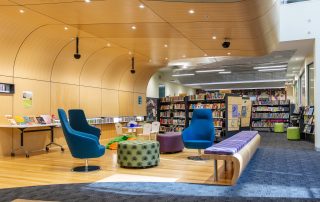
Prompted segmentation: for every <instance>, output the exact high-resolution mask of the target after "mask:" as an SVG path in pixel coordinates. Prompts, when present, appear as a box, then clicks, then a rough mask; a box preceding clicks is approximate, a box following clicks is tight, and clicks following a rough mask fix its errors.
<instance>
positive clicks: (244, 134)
mask: <svg viewBox="0 0 320 202" xmlns="http://www.w3.org/2000/svg"><path fill="white" fill-rule="evenodd" d="M257 134H258V131H241V132H240V133H237V134H236V135H234V136H232V137H230V138H228V139H226V140H224V141H222V142H220V143H218V144H215V145H213V146H211V147H209V148H207V149H205V150H204V153H205V154H222V155H233V154H235V153H237V152H238V151H240V150H241V149H242V148H243V147H244V146H245V145H246V144H248V143H249V142H250V141H251V140H252V139H253V138H254V137H255V136H256V135H257Z"/></svg>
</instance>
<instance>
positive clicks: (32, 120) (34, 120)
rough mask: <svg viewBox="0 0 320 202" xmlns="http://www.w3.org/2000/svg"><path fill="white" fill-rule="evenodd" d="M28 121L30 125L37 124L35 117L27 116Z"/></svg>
mask: <svg viewBox="0 0 320 202" xmlns="http://www.w3.org/2000/svg"><path fill="white" fill-rule="evenodd" d="M29 120H30V124H31V125H34V124H38V121H37V119H36V117H35V116H29Z"/></svg>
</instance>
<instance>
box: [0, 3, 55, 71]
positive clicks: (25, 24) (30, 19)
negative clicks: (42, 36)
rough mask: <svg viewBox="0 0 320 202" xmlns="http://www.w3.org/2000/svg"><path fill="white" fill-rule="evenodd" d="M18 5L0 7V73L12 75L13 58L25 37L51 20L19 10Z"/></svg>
mask: <svg viewBox="0 0 320 202" xmlns="http://www.w3.org/2000/svg"><path fill="white" fill-rule="evenodd" d="M19 9H20V7H18V6H8V7H5V6H1V7H0V27H1V29H0V47H1V48H0V55H1V60H0V75H6V76H12V75H13V66H14V60H15V57H16V54H17V51H18V50H19V47H20V45H21V44H22V43H23V41H24V40H25V38H26V37H27V36H28V35H29V34H30V33H32V32H33V31H35V30H36V29H38V28H39V27H41V26H43V25H45V24H47V23H52V20H50V19H48V18H45V17H43V16H42V15H39V14H34V13H30V12H28V11H26V12H25V13H20V12H19Z"/></svg>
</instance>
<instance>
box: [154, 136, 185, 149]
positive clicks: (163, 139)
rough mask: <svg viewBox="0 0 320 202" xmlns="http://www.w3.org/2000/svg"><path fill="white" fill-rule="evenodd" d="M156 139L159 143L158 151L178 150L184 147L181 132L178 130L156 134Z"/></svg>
mask: <svg viewBox="0 0 320 202" xmlns="http://www.w3.org/2000/svg"><path fill="white" fill-rule="evenodd" d="M157 140H158V142H159V143H160V153H173V152H180V151H182V150H183V148H184V146H183V142H182V137H181V133H179V132H167V133H165V134H158V135H157Z"/></svg>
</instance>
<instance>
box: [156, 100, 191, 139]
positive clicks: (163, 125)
mask: <svg viewBox="0 0 320 202" xmlns="http://www.w3.org/2000/svg"><path fill="white" fill-rule="evenodd" d="M186 99H187V97H184V96H173V97H163V98H160V103H159V113H158V114H159V120H160V132H162V133H164V132H171V131H174V132H182V130H183V129H184V128H185V127H186V120H187V117H186V114H187V112H186V101H187V100H186Z"/></svg>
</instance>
